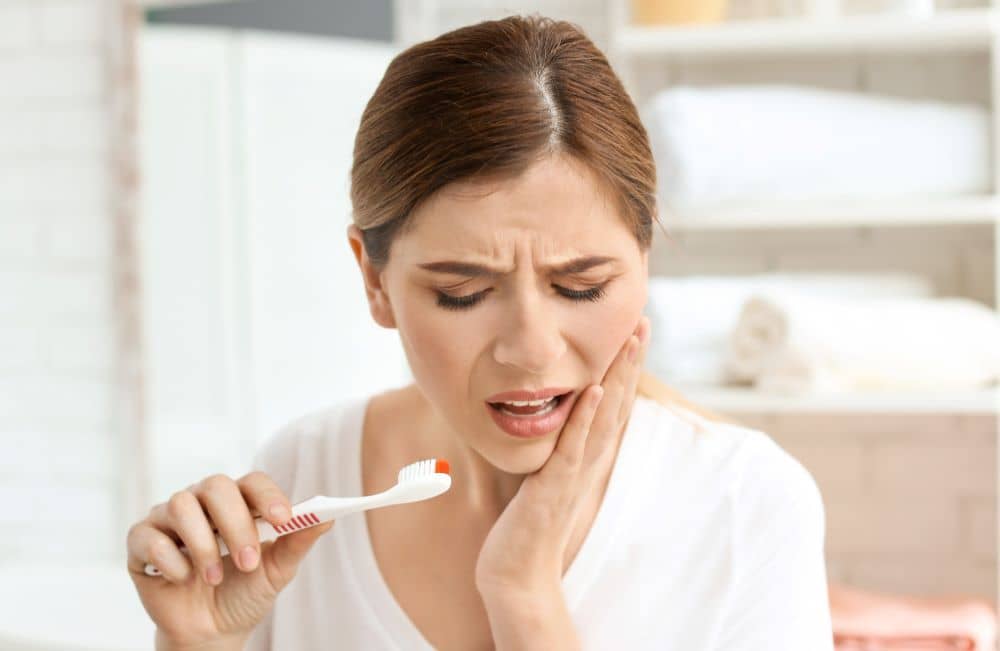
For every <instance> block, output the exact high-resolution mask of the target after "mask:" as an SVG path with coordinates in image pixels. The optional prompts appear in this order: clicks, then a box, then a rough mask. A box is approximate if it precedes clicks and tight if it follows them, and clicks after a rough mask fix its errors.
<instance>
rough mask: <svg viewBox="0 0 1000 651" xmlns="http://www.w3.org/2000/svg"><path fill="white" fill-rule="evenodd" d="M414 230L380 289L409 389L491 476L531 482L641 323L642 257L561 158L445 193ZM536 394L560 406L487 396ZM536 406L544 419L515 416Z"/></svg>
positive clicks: (601, 200) (588, 180) (397, 249)
mask: <svg viewBox="0 0 1000 651" xmlns="http://www.w3.org/2000/svg"><path fill="white" fill-rule="evenodd" d="M412 219H413V221H412V222H411V224H410V228H409V229H405V232H403V233H400V234H399V235H398V236H397V238H396V240H395V241H394V242H393V243H392V246H391V249H390V254H389V262H388V263H387V265H386V267H385V268H384V269H383V271H382V273H381V283H382V288H383V291H384V292H385V297H386V301H387V303H388V305H389V309H390V310H391V315H392V320H393V321H394V322H395V326H396V327H397V328H398V329H399V335H400V339H401V340H402V343H403V347H404V349H405V351H406V355H407V358H408V360H409V364H410V368H411V370H412V372H413V375H414V378H415V380H416V382H417V385H418V386H419V388H420V390H421V391H422V393H423V394H424V396H425V397H426V398H427V399H428V400H429V401H430V403H431V404H432V405H433V406H434V407H435V408H436V410H437V411H438V412H439V414H440V415H441V416H442V417H443V418H444V419H445V420H446V421H447V423H448V425H449V426H450V427H451V428H452V429H453V430H454V432H455V433H457V435H458V436H460V437H461V438H462V439H463V441H464V442H465V443H466V444H467V445H469V446H470V447H472V448H473V449H475V450H476V451H477V452H478V453H479V454H480V455H481V456H482V457H484V458H485V459H486V460H487V461H489V462H490V463H491V464H492V465H494V466H495V467H497V468H499V469H501V470H503V471H506V472H509V473H512V474H525V473H529V472H534V471H535V470H537V469H539V468H540V467H541V466H542V465H543V464H544V463H545V461H546V460H547V459H548V458H549V455H550V454H551V452H552V449H553V447H554V446H555V443H556V440H557V437H558V434H559V432H560V430H561V428H562V425H563V423H564V422H565V420H566V415H567V414H568V413H569V412H570V410H571V409H572V406H573V404H574V403H575V401H576V398H577V397H578V396H579V395H580V393H581V391H582V390H583V389H585V388H586V387H587V386H588V385H590V384H592V383H599V382H600V381H601V379H602V378H603V376H604V373H605V371H606V370H607V369H608V367H609V366H610V364H611V361H612V360H613V359H614V357H615V355H616V354H617V353H618V351H619V349H620V348H621V346H622V344H623V343H624V342H625V340H626V339H627V338H628V337H629V335H630V334H632V332H633V330H634V329H635V327H636V325H637V324H638V322H639V319H640V317H641V316H642V310H643V307H644V305H645V303H646V281H647V276H648V270H647V256H646V253H645V252H644V251H642V250H641V249H640V247H639V244H638V241H637V240H636V237H635V235H634V234H633V233H632V231H631V230H630V228H629V227H628V226H627V225H626V224H625V222H624V220H623V219H622V218H621V217H620V216H619V215H618V213H617V211H616V209H615V207H614V203H613V201H612V200H611V199H610V198H605V196H604V195H602V194H601V191H600V186H599V185H598V182H597V180H596V177H594V176H593V175H592V174H591V172H590V171H589V169H587V168H586V167H584V166H583V165H581V164H580V163H578V162H576V161H575V160H574V159H571V158H568V157H563V156H558V157H551V158H547V159H544V160H542V161H540V162H538V163H536V164H535V165H534V166H533V167H531V168H530V169H529V170H527V172H525V174H523V175H522V176H521V177H519V178H517V179H514V180H509V181H503V182H495V183H490V184H477V185H473V184H470V183H455V184H452V185H449V186H447V187H445V188H443V189H442V190H441V191H439V192H438V193H436V194H435V195H434V196H433V197H431V199H429V200H428V201H427V202H425V203H424V204H423V205H421V206H420V207H419V208H418V210H417V211H416V212H415V214H414V215H413V216H412ZM546 389H554V390H556V391H555V392H556V393H559V394H564V395H563V397H561V398H558V399H557V400H556V401H555V402H553V403H551V404H548V405H543V406H542V407H536V406H535V405H521V406H518V405H511V404H510V403H509V400H510V398H511V397H510V396H499V395H498V394H503V393H506V392H511V391H518V390H525V391H531V392H536V391H544V390H546ZM501 401H508V402H507V404H505V405H500V404H498V403H499V402H501ZM533 409H540V410H542V411H547V410H548V416H542V417H540V416H533V417H532V416H529V417H524V416H520V415H517V414H516V413H515V412H522V411H526V410H533ZM531 430H534V431H531ZM517 432H520V434H521V435H520V436H519V435H517ZM526 433H527V434H530V436H524V434H526Z"/></svg>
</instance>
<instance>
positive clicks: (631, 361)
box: [583, 335, 639, 466]
mask: <svg viewBox="0 0 1000 651" xmlns="http://www.w3.org/2000/svg"><path fill="white" fill-rule="evenodd" d="M638 346H639V340H638V338H637V337H636V336H635V335H630V336H629V338H628V339H627V340H626V341H625V343H624V344H623V345H622V348H621V349H620V350H619V351H618V355H617V356H616V357H615V359H614V361H613V362H612V363H611V366H610V367H608V371H607V373H605V374H604V381H603V382H601V386H602V387H603V388H604V399H603V400H601V405H600V407H598V409H597V413H596V414H595V415H594V423H593V425H592V426H591V433H590V437H589V439H588V441H587V449H586V451H585V452H584V461H583V463H584V465H585V466H595V465H596V464H597V463H598V462H599V461H600V459H601V457H603V456H604V455H605V454H610V452H609V451H608V449H609V448H610V447H611V442H612V441H614V440H615V439H616V438H617V434H618V432H619V431H620V430H621V421H619V419H618V414H619V412H620V411H621V404H622V399H623V397H624V395H625V386H626V383H627V382H628V381H629V379H630V377H631V373H632V372H633V371H634V366H635V358H636V356H637V350H638Z"/></svg>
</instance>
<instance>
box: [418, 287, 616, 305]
mask: <svg viewBox="0 0 1000 651" xmlns="http://www.w3.org/2000/svg"><path fill="white" fill-rule="evenodd" d="M606 286H607V283H604V284H602V285H597V286H596V287H589V288H587V289H569V288H566V287H561V286H559V285H552V288H553V289H555V290H556V292H557V293H558V294H559V295H561V296H564V297H566V298H568V299H570V300H572V301H590V302H597V301H599V300H601V299H602V298H604V294H605V292H604V288H605V287H606ZM492 290H493V288H487V289H484V290H482V291H479V292H476V293H474V294H466V295H465V296H451V295H450V294H446V293H444V292H442V291H440V290H438V291H437V304H438V305H439V306H440V307H443V308H445V309H448V310H467V309H469V308H471V307H473V306H475V305H476V304H477V303H479V302H480V301H482V300H483V299H484V298H486V295H487V294H488V293H490V292H491V291H492Z"/></svg>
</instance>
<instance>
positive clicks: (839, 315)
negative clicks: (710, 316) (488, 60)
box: [727, 292, 1000, 393]
mask: <svg viewBox="0 0 1000 651" xmlns="http://www.w3.org/2000/svg"><path fill="white" fill-rule="evenodd" d="M730 343H731V346H730V351H729V352H730V356H729V358H728V360H727V372H728V373H729V374H730V378H731V379H733V380H736V381H753V382H754V383H755V384H756V386H757V387H758V388H759V389H762V390H765V391H773V392H781V393H801V392H806V391H839V390H842V391H878V390H904V391H905V390H933V389H938V390H945V389H957V390H964V389H972V388H980V387H983V386H987V385H990V384H993V383H995V382H996V381H997V380H998V379H1000V317H998V316H997V314H996V313H995V312H994V311H993V310H991V309H990V308H989V307H987V306H985V305H983V304H981V303H978V302H976V301H973V300H969V299H965V298H883V299H870V300H856V299H854V300H851V299H843V298H832V297H815V296H806V295H803V294H797V293H793V292H785V293H782V294H777V293H771V294H766V293H761V294H758V295H755V296H754V297H752V298H751V299H750V300H749V301H747V303H746V305H745V306H744V308H743V310H742V311H741V314H740V318H739V321H738V324H737V326H736V329H735V330H734V331H733V336H732V339H731V342H730Z"/></svg>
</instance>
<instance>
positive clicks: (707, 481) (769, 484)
mask: <svg viewBox="0 0 1000 651" xmlns="http://www.w3.org/2000/svg"><path fill="white" fill-rule="evenodd" d="M643 400H644V403H645V409H646V410H647V411H648V412H649V413H651V414H652V415H653V417H652V418H649V417H647V420H649V421H650V422H651V423H655V425H653V426H652V427H650V435H651V438H653V439H655V441H654V442H653V448H654V449H656V450H658V452H659V454H657V455H655V456H657V457H659V458H660V462H662V463H664V464H668V465H669V466H671V471H672V472H673V473H675V474H678V473H679V474H681V475H683V476H687V477H689V478H690V480H691V482H690V483H692V484H694V485H695V486H697V488H695V489H694V490H696V491H697V492H698V494H699V495H700V496H702V497H703V498H704V499H705V500H706V501H708V500H710V499H711V497H712V496H714V497H715V499H716V500H717V501H718V503H719V505H720V506H724V507H725V509H726V510H727V511H728V512H729V520H730V526H731V527H732V530H733V534H734V536H736V537H738V538H743V539H744V540H745V539H746V538H748V537H752V538H755V539H759V540H764V539H772V540H773V539H776V538H778V537H782V536H784V537H788V536H793V537H795V538H797V539H809V540H810V541H811V542H813V543H818V544H822V539H823V537H824V535H825V513H824V507H823V500H822V496H821V494H820V490H819V487H818V485H817V484H816V481H815V480H814V478H813V476H812V475H811V474H810V472H809V471H808V470H807V469H806V468H805V466H803V465H802V464H801V463H800V462H799V461H798V460H797V459H796V458H795V457H793V456H792V455H791V454H789V453H788V452H787V451H785V450H784V449H783V448H782V447H781V446H780V445H778V443H777V442H776V441H775V440H774V439H773V438H771V436H769V435H768V434H767V433H766V432H764V431H761V430H759V429H755V428H752V427H748V426H745V425H741V424H739V423H736V422H731V421H726V422H722V421H718V420H710V419H708V418H705V417H703V416H701V415H699V414H698V413H696V412H694V411H692V410H689V409H686V408H684V407H681V406H679V405H669V404H663V403H662V402H659V401H654V400H650V399H648V398H645V399H643ZM637 402H638V400H637Z"/></svg>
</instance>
